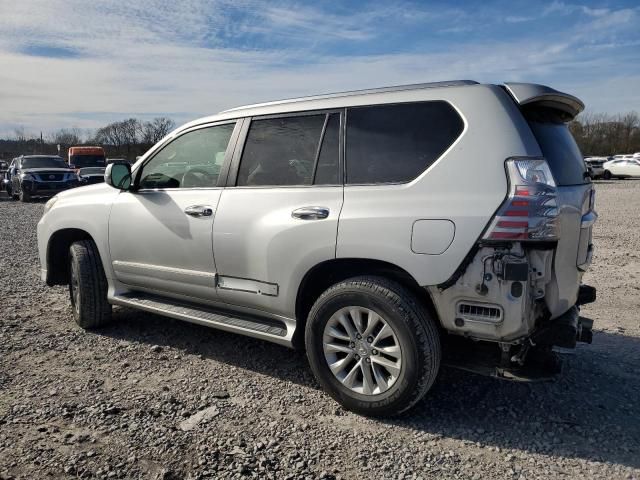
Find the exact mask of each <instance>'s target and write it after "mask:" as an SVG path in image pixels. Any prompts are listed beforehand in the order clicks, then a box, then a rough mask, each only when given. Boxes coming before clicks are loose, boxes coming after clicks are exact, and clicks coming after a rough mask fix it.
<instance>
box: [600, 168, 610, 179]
mask: <svg viewBox="0 0 640 480" xmlns="http://www.w3.org/2000/svg"><path fill="white" fill-rule="evenodd" d="M602 178H604V179H605V180H610V179H611V172H610V171H609V170H605V171H604V174H603V175H602Z"/></svg>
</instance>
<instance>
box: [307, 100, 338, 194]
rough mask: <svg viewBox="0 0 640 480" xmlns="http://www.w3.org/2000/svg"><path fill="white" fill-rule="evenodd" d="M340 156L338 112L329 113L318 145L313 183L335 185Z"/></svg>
mask: <svg viewBox="0 0 640 480" xmlns="http://www.w3.org/2000/svg"><path fill="white" fill-rule="evenodd" d="M339 158H340V114H339V113H332V114H331V115H329V121H328V122H327V128H326V130H325V132H324V137H323V139H322V146H321V147H320V156H319V157H318V166H317V167H316V176H315V180H314V182H313V183H314V184H315V185H335V184H338V183H341V182H340V181H339V179H338V163H339V162H338V159H339Z"/></svg>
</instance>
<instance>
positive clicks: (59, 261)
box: [47, 228, 95, 286]
mask: <svg viewBox="0 0 640 480" xmlns="http://www.w3.org/2000/svg"><path fill="white" fill-rule="evenodd" d="M78 240H91V241H93V242H94V243H95V241H94V239H93V237H92V236H91V235H90V234H89V233H88V232H87V231H86V230H82V229H80V228H63V229H61V230H57V231H56V232H54V233H53V234H52V235H51V237H49V241H48V243H47V285H50V286H51V285H68V284H69V247H71V244H72V243H73V242H76V241H78Z"/></svg>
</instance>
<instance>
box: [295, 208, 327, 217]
mask: <svg viewBox="0 0 640 480" xmlns="http://www.w3.org/2000/svg"><path fill="white" fill-rule="evenodd" d="M291 216H292V217H293V218H299V219H300V220H321V219H323V218H327V217H328V216H329V209H328V208H326V207H301V208H297V209H295V210H294V211H293V212H291Z"/></svg>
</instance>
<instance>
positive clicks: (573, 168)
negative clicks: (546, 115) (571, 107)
mask: <svg viewBox="0 0 640 480" xmlns="http://www.w3.org/2000/svg"><path fill="white" fill-rule="evenodd" d="M529 125H530V126H531V130H532V131H533V134H534V135H535V137H536V139H537V140H538V144H539V145H540V150H542V155H544V158H546V159H547V162H548V163H549V168H551V173H552V174H553V178H554V179H555V181H556V183H557V184H558V185H580V184H583V183H588V182H589V180H588V179H589V175H588V174H587V169H586V167H585V164H584V162H583V161H582V154H581V153H580V149H579V148H578V145H577V144H576V142H575V140H574V139H573V136H572V135H571V132H570V131H569V129H568V128H567V126H566V125H565V124H564V123H553V122H537V121H529Z"/></svg>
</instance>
